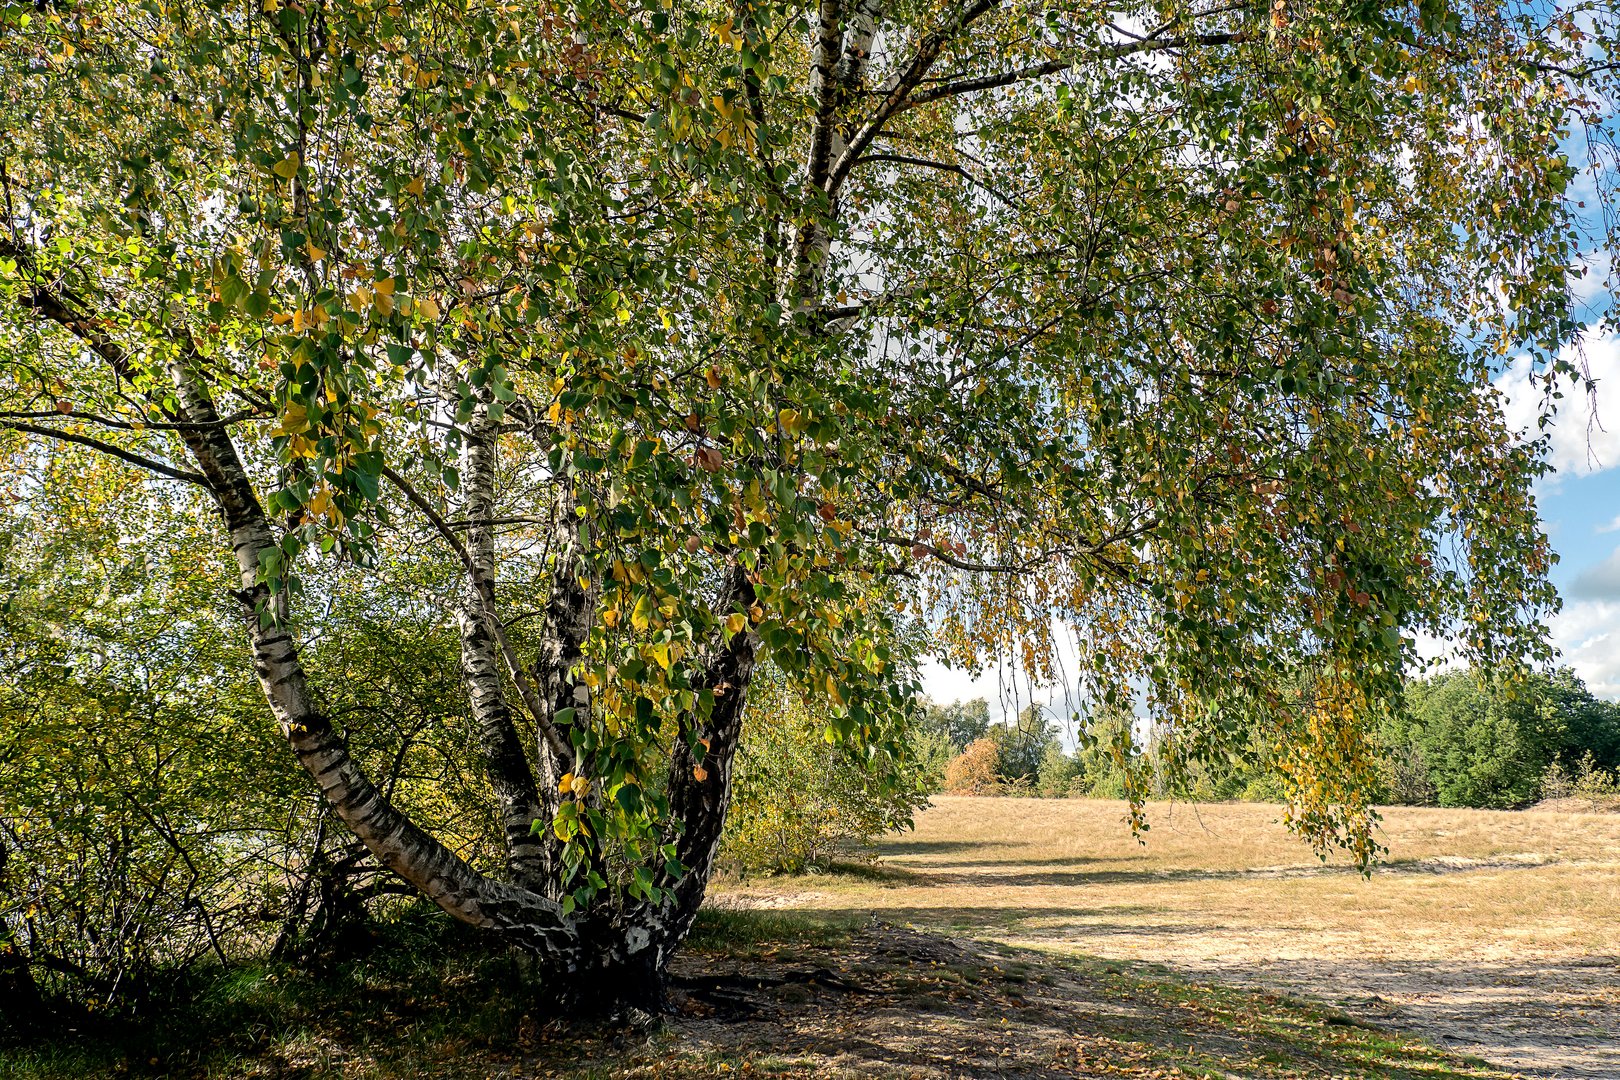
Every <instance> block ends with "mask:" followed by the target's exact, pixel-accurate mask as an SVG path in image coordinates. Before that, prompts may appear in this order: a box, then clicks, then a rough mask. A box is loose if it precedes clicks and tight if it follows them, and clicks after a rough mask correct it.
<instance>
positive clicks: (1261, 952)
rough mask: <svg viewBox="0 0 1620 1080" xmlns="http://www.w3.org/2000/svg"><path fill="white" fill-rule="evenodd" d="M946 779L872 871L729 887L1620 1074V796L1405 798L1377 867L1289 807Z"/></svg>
mask: <svg viewBox="0 0 1620 1080" xmlns="http://www.w3.org/2000/svg"><path fill="white" fill-rule="evenodd" d="M1121 816H1122V811H1121V807H1120V805H1119V804H1117V803H1109V802H1100V801H1091V800H1050V801H1046V800H1023V799H960V798H959V799H951V798H940V799H937V800H936V802H935V805H934V806H933V807H932V808H930V809H929V810H927V811H925V812H924V813H923V814H921V815H920V816H919V818H918V822H917V829H916V831H915V832H913V833H910V834H906V835H903V836H899V837H896V838H894V839H892V840H890V841H889V842H887V843H885V844H884V845H883V847H882V850H881V858H880V860H879V862H878V863H877V864H876V865H875V866H874V867H873V868H872V869H871V871H870V872H868V873H865V874H857V875H850V874H838V875H827V876H825V877H823V878H819V879H809V880H807V879H804V878H799V879H794V880H792V881H776V882H764V883H737V884H734V885H733V886H732V887H731V888H730V889H729V890H728V891H727V895H726V900H727V901H728V902H733V903H739V904H743V905H747V906H759V907H784V908H810V909H821V910H836V911H842V912H846V913H855V912H874V913H877V914H879V915H881V917H883V918H885V919H888V920H891V921H894V922H897V923H902V924H907V923H909V924H911V925H915V926H918V927H922V928H928V929H933V930H943V931H946V932H948V933H952V934H956V935H959V936H968V937H975V938H979V939H981V940H987V941H999V942H1004V943H1007V944H1011V945H1020V946H1035V947H1039V948H1042V949H1047V950H1052V951H1057V952H1074V953H1082V954H1088V955H1092V956H1099V957H1104V958H1109V959H1119V960H1133V961H1146V962H1150V963H1156V964H1163V965H1165V966H1167V967H1170V968H1172V969H1175V970H1177V971H1179V972H1182V973H1185V974H1187V975H1189V976H1193V977H1197V978H1213V979H1219V980H1223V981H1227V982H1231V983H1235V984H1240V985H1244V986H1251V987H1260V988H1265V989H1269V990H1276V991H1282V992H1286V993H1290V994H1293V995H1297V996H1300V997H1305V998H1309V999H1314V1000H1317V1001H1320V1002H1323V1003H1325V1004H1328V1005H1332V1006H1334V1007H1336V1008H1338V1009H1340V1010H1342V1011H1343V1012H1345V1013H1348V1014H1350V1015H1352V1016H1355V1017H1357V1018H1360V1019H1363V1020H1365V1021H1368V1022H1371V1023H1375V1024H1378V1025H1380V1026H1385V1027H1389V1028H1393V1029H1400V1030H1407V1031H1412V1032H1414V1033H1416V1034H1419V1035H1421V1036H1423V1037H1424V1038H1427V1039H1429V1040H1430V1041H1432V1042H1434V1043H1436V1044H1438V1045H1440V1046H1444V1047H1447V1048H1450V1049H1453V1050H1456V1051H1459V1052H1462V1053H1465V1054H1470V1055H1475V1056H1478V1057H1481V1058H1484V1059H1485V1060H1487V1061H1490V1062H1492V1063H1493V1064H1497V1065H1500V1066H1503V1067H1506V1068H1508V1069H1512V1070H1515V1071H1517V1072H1521V1073H1522V1074H1524V1075H1525V1076H1527V1077H1545V1078H1560V1080H1562V1078H1571V1080H1574V1078H1580V1080H1593V1078H1606V1080H1620V955H1617V954H1620V815H1613V814H1597V813H1572V812H1554V811H1530V812H1522V813H1501V812H1491V811H1456V810H1423V809H1409V808H1392V809H1390V810H1388V811H1386V812H1385V826H1384V829H1385V843H1386V845H1387V846H1388V848H1389V854H1388V856H1387V861H1386V863H1385V865H1384V866H1383V867H1382V868H1380V869H1379V870H1377V871H1376V872H1375V873H1374V874H1373V875H1372V877H1371V878H1370V879H1367V878H1363V877H1362V876H1361V875H1359V874H1357V873H1355V872H1354V871H1353V870H1352V869H1351V868H1349V867H1346V866H1343V865H1340V864H1335V863H1331V862H1330V863H1327V864H1324V863H1321V862H1319V861H1317V860H1315V859H1314V858H1313V857H1312V856H1311V854H1310V852H1309V850H1308V849H1306V848H1304V847H1303V846H1302V845H1300V844H1299V842H1298V841H1296V840H1294V839H1293V838H1291V837H1290V836H1289V835H1288V834H1287V833H1286V831H1285V830H1284V829H1283V828H1282V827H1281V825H1280V824H1278V820H1277V819H1278V818H1279V817H1280V811H1279V809H1278V808H1276V807H1267V806H1255V805H1220V806H1198V807H1194V806H1178V807H1174V808H1163V809H1161V810H1160V811H1159V812H1158V813H1156V814H1155V815H1154V817H1153V827H1152V829H1151V830H1150V832H1149V834H1148V837H1147V842H1146V844H1139V843H1137V842H1136V841H1135V840H1133V839H1132V838H1131V837H1130V836H1129V835H1128V833H1127V832H1126V830H1125V829H1124V827H1123V825H1122V824H1121Z"/></svg>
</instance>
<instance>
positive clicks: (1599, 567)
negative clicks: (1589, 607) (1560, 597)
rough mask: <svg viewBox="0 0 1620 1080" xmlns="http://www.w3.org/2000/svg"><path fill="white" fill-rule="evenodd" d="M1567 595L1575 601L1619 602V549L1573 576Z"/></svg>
mask: <svg viewBox="0 0 1620 1080" xmlns="http://www.w3.org/2000/svg"><path fill="white" fill-rule="evenodd" d="M1569 595H1570V596H1571V597H1573V598H1575V599H1577V600H1620V548H1615V549H1614V551H1613V552H1612V553H1611V554H1610V555H1609V557H1608V558H1607V559H1604V560H1603V561H1602V562H1600V563H1595V564H1594V565H1592V566H1588V567H1587V568H1586V569H1585V570H1582V571H1581V572H1580V573H1579V574H1577V575H1575V580H1574V581H1573V582H1571V583H1570V587H1569Z"/></svg>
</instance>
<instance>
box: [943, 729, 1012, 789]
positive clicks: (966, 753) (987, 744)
mask: <svg viewBox="0 0 1620 1080" xmlns="http://www.w3.org/2000/svg"><path fill="white" fill-rule="evenodd" d="M1000 760H1001V749H1000V747H998V746H997V745H996V741H995V740H994V739H992V738H990V737H989V736H985V737H984V738H981V739H974V740H973V741H972V742H970V743H968V745H967V747H966V748H965V749H964V750H963V751H962V752H961V753H960V754H957V755H956V756H955V757H954V758H952V759H951V761H950V764H948V765H946V766H945V790H946V791H948V792H950V793H952V794H953V795H990V794H993V793H994V792H996V791H997V790H998V789H999V788H1000V786H1001V771H1000V768H999V764H1000Z"/></svg>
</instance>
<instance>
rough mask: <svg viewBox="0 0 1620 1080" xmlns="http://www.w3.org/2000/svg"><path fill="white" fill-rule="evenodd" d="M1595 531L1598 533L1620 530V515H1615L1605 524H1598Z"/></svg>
mask: <svg viewBox="0 0 1620 1080" xmlns="http://www.w3.org/2000/svg"><path fill="white" fill-rule="evenodd" d="M1596 531H1597V532H1600V533H1612V532H1620V516H1616V517H1615V519H1614V520H1613V521H1611V522H1609V523H1608V524H1607V525H1599V526H1598V527H1597V530H1596Z"/></svg>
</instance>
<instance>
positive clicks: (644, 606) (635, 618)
mask: <svg viewBox="0 0 1620 1080" xmlns="http://www.w3.org/2000/svg"><path fill="white" fill-rule="evenodd" d="M652 612H653V598H652V594H651V593H642V594H641V596H640V597H638V598H637V599H636V606H635V609H634V610H633V611H631V612H630V625H631V626H634V627H635V628H636V629H637V630H645V629H647V624H648V623H649V622H650V621H651V619H652Z"/></svg>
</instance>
